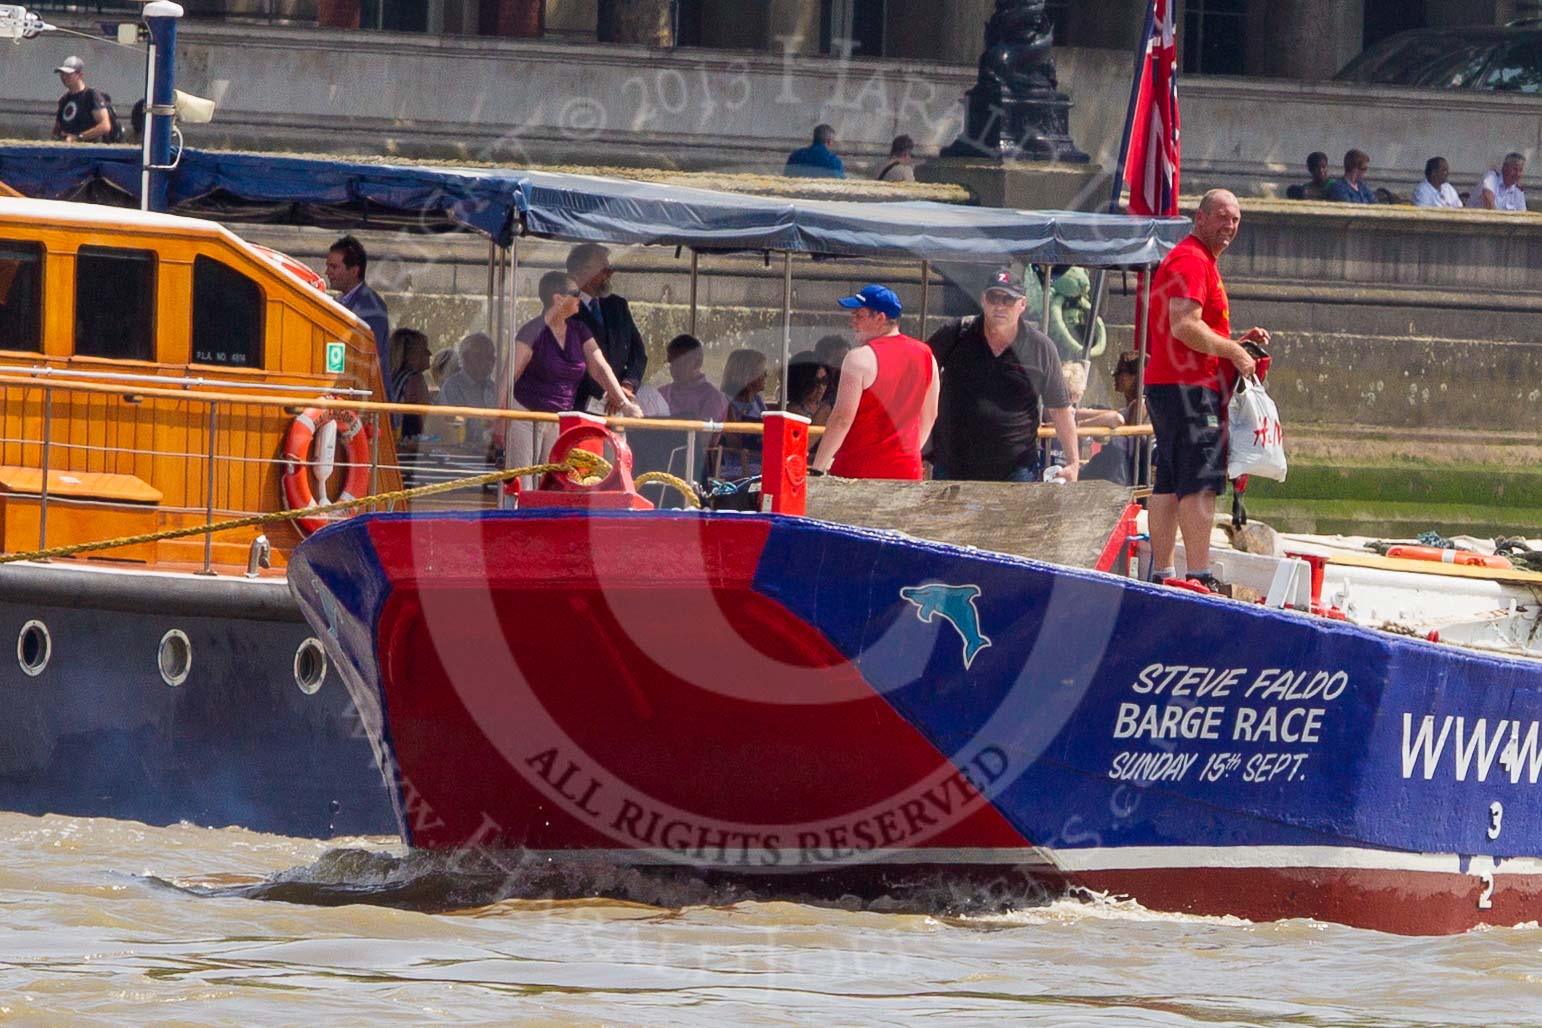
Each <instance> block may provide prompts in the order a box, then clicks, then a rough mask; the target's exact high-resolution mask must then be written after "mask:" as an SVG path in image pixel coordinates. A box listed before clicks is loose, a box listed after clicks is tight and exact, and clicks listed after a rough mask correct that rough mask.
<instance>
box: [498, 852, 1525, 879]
mask: <svg viewBox="0 0 1542 1028" xmlns="http://www.w3.org/2000/svg"><path fill="white" fill-rule="evenodd" d="M741 855H742V854H741V852H740V851H739V850H737V849H733V848H730V849H729V850H728V851H727V853H726V855H724V856H722V857H719V854H718V852H717V851H716V850H715V849H712V848H709V849H708V850H707V852H706V854H705V855H704V856H700V857H698V856H697V855H696V854H695V852H694V851H690V852H686V853H680V852H678V851H676V850H666V849H621V848H616V849H600V848H595V849H567V850H527V851H523V853H522V854H521V856H522V859H523V860H524V861H542V862H551V863H585V862H596V861H598V862H603V863H607V864H616V865H622V866H649V865H654V866H669V867H680V866H682V865H684V866H690V867H701V868H722V869H723V870H725V871H772V872H775V871H784V872H785V871H817V870H819V869H821V868H837V867H851V866H861V865H864V864H890V865H894V864H900V865H905V864H911V865H914V864H932V865H938V866H954V867H968V866H1004V867H1020V868H1025V869H1032V868H1038V869H1040V870H1044V871H1056V870H1058V871H1062V872H1067V873H1072V874H1074V873H1078V872H1096V871H1145V870H1152V871H1166V870H1180V869H1190V868H1235V869H1237V870H1259V871H1267V870H1275V869H1280V868H1324V869H1337V870H1354V871H1406V872H1423V873H1429V874H1451V875H1472V874H1478V873H1482V872H1490V873H1493V874H1496V875H1542V859H1539V858H1536V857H1510V858H1500V859H1498V860H1496V859H1495V858H1493V857H1490V856H1486V855H1482V854H1479V855H1475V856H1472V857H1467V858H1464V857H1461V856H1459V855H1457V854H1454V853H1402V852H1397V851H1394V850H1377V849H1367V848H1362V847H1355V846H1120V847H1105V848H1100V849H1060V850H1047V849H1043V848H1039V847H1031V846H1025V847H1001V848H987V847H941V848H931V849H924V848H914V849H897V850H895V849H887V850H863V851H860V852H858V853H855V854H843V855H840V856H832V855H830V854H828V853H826V852H822V851H821V852H814V851H810V852H809V853H807V854H805V853H803V852H802V851H799V850H796V849H790V848H787V849H783V850H781V851H780V860H779V862H778V863H775V864H766V863H763V862H761V858H762V857H763V856H764V853H763V852H762V851H759V850H755V849H751V850H750V851H749V858H748V860H742V859H741ZM805 858H806V859H805ZM1464 862H1465V864H1464Z"/></svg>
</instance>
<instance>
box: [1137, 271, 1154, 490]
mask: <svg viewBox="0 0 1542 1028" xmlns="http://www.w3.org/2000/svg"><path fill="white" fill-rule="evenodd" d="M1135 291H1136V300H1135V349H1136V351H1137V352H1138V353H1139V354H1140V356H1139V357H1137V358H1136V368H1135V381H1136V384H1137V387H1138V390H1139V391H1138V392H1137V393H1136V394H1135V423H1136V424H1137V425H1144V424H1145V423H1146V344H1147V339H1146V326H1147V325H1148V323H1149V322H1150V320H1151V319H1150V318H1149V317H1147V316H1146V308H1147V307H1149V306H1150V305H1151V265H1149V264H1148V265H1146V266H1145V267H1143V268H1141V270H1140V271H1139V272H1137V273H1136V286H1135ZM1138 450H1139V453H1140V458H1139V461H1138V467H1137V468H1136V470H1137V472H1138V473H1139V477H1138V478H1137V480H1136V484H1137V485H1150V484H1151V440H1150V439H1148V438H1145V437H1140V445H1139V447H1138Z"/></svg>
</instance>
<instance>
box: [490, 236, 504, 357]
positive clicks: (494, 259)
mask: <svg viewBox="0 0 1542 1028" xmlns="http://www.w3.org/2000/svg"><path fill="white" fill-rule="evenodd" d="M502 259H503V255H502V254H500V253H499V252H498V241H497V240H496V239H489V240H488V241H487V329H486V331H487V334H488V335H495V334H496V333H497V331H498V297H497V296H496V294H495V293H494V288H495V280H496V277H497V275H498V262H499V261H500V260H502Z"/></svg>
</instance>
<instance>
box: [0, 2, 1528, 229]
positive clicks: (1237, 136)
mask: <svg viewBox="0 0 1542 1028" xmlns="http://www.w3.org/2000/svg"><path fill="white" fill-rule="evenodd" d="M51 17H54V18H55V20H56V21H57V22H58V23H59V24H61V25H65V26H68V27H71V28H75V29H78V30H80V31H83V32H88V33H96V32H97V31H98V30H97V27H96V23H95V20H94V19H87V18H84V17H79V16H70V15H57V16H52V15H51ZM69 52H78V53H79V54H80V55H81V56H82V57H83V58H84V59H85V60H86V62H87V73H88V81H90V82H91V83H92V84H93V85H96V86H99V87H101V88H104V89H107V90H108V91H110V92H111V93H112V94H113V96H114V97H115V98H116V99H117V102H118V106H119V108H120V113H122V114H123V115H125V116H126V115H127V113H128V110H129V108H130V107H132V105H133V102H134V100H135V99H136V98H137V97H138V96H139V95H140V93H141V91H142V81H143V75H144V72H143V60H142V57H141V55H140V54H139V53H138V52H137V51H136V50H133V49H125V48H120V47H117V46H115V45H113V44H111V43H110V42H109V41H107V40H106V39H101V40H99V41H95V42H93V41H91V40H89V39H80V38H77V37H64V36H47V37H43V38H42V39H39V40H33V41H29V42H26V43H23V44H21V45H18V46H14V47H12V46H8V47H6V54H5V60H4V61H0V136H19V137H30V138H40V137H44V136H46V135H47V134H48V130H49V126H50V125H51V120H52V117H53V111H54V104H55V101H56V100H57V99H58V95H59V83H58V78H57V76H55V75H54V74H53V72H52V69H53V68H54V67H55V66H56V65H57V64H58V63H59V61H60V60H61V59H62V58H63V56H64V55H65V54H66V53H69ZM1057 59H1058V61H1059V70H1060V81H1061V84H1062V87H1063V88H1065V89H1067V90H1068V91H1069V93H1070V94H1071V96H1072V99H1073V101H1074V104H1075V107H1074V108H1073V112H1072V134H1073V136H1074V138H1075V139H1076V140H1077V142H1078V144H1079V145H1080V146H1081V147H1082V148H1083V149H1084V150H1086V151H1087V152H1088V153H1090V154H1091V155H1092V158H1093V161H1094V162H1096V163H1098V164H1101V165H1102V166H1103V167H1104V168H1112V167H1113V165H1114V164H1115V162H1116V156H1117V149H1118V146H1119V141H1120V135H1121V131H1122V128H1123V121H1124V114H1125V107H1126V103H1127V100H1128V95H1129V75H1130V65H1131V61H1130V56H1129V55H1128V54H1126V53H1123V52H1120V51H1117V50H1090V49H1066V50H1061V51H1058V52H1057ZM973 81H974V69H973V67H972V66H961V65H949V64H927V63H921V62H913V61H911V62H907V61H896V60H881V59H871V60H869V59H849V60H845V61H842V60H838V59H834V58H826V57H806V56H801V55H796V54H789V55H786V56H781V55H776V54H765V53H755V52H736V51H721V50H718V51H713V50H691V49H680V50H653V49H648V48H643V47H628V46H619V45H601V44H593V43H589V44H580V43H569V42H561V41H552V40H544V41H542V40H500V39H490V38H484V37H457V36H425V35H420V34H401V33H386V32H346V33H345V32H336V31H329V30H323V29H315V28H299V27H296V28H283V27H269V26H259V25H251V26H243V25H218V24H208V23H199V22H189V23H187V24H186V25H185V26H184V29H183V34H182V50H181V63H180V84H181V86H182V88H183V89H185V90H186V91H188V92H191V93H196V94H199V95H201V96H207V97H212V98H214V99H215V100H217V101H218V102H219V105H220V106H219V112H218V114H217V115H216V118H215V121H214V122H213V123H212V124H210V125H195V126H186V127H185V131H186V135H187V139H188V142H189V143H190V144H192V145H195V146H213V147H232V146H233V147H246V148H254V149H262V150H276V149H288V150H299V151H310V152H320V153H383V154H397V155H402V156H413V157H459V158H473V159H484V160H492V161H498V162H502V163H505V164H525V163H533V162H538V163H545V164H583V165H608V164H622V165H635V166H654V167H659V166H661V167H678V168H691V169H708V168H710V169H732V170H739V171H751V172H766V171H777V170H779V169H780V167H781V163H782V159H783V158H784V157H785V155H786V154H787V152H788V151H789V150H790V149H792V148H793V147H795V146H801V145H803V143H804V142H806V141H807V137H808V133H809V131H810V129H811V128H812V126H813V125H814V124H815V123H816V122H820V121H825V122H829V123H830V124H832V125H834V126H835V128H836V130H837V133H838V134H839V137H840V144H839V148H840V150H841V152H842V153H844V154H846V155H847V156H848V158H849V159H850V161H851V164H852V167H853V171H856V172H861V171H863V170H864V169H866V168H869V167H871V166H872V165H873V164H874V163H875V162H876V161H878V160H879V159H880V158H881V157H882V155H884V154H886V153H887V147H888V144H889V141H890V139H891V138H892V137H893V136H895V135H896V134H898V133H901V132H904V133H908V134H910V135H912V136H913V137H915V138H916V139H917V141H918V142H919V143H920V144H921V147H922V150H923V152H929V148H934V147H937V146H940V145H944V144H946V143H948V142H949V141H951V140H952V139H953V138H954V137H955V136H956V135H957V133H958V130H959V126H960V124H961V122H962V103H961V101H962V97H963V94H964V91H965V90H967V89H968V88H969V87H970V85H972V84H973ZM1182 92H1183V149H1184V176H1185V179H1184V186H1185V192H1192V193H1196V194H1197V193H1198V192H1199V191H1201V190H1202V189H1204V188H1208V187H1210V186H1217V185H1224V186H1228V187H1231V188H1234V189H1236V190H1238V191H1239V192H1241V193H1246V194H1253V195H1272V194H1279V193H1282V192H1283V189H1284V187H1285V186H1286V185H1287V184H1289V183H1291V182H1295V181H1299V180H1301V179H1303V178H1304V177H1305V171H1304V169H1303V165H1304V163H1305V157H1306V154H1307V153H1309V152H1310V151H1313V150H1323V151H1325V152H1327V153H1328V154H1329V156H1330V158H1331V159H1332V160H1334V161H1337V160H1338V159H1339V158H1340V157H1341V156H1342V154H1343V153H1344V151H1345V150H1347V149H1349V148H1350V147H1358V148H1360V149H1363V150H1365V151H1367V152H1368V153H1369V154H1370V155H1371V162H1372V163H1371V175H1370V179H1371V182H1372V184H1373V185H1378V186H1386V187H1388V188H1391V189H1393V190H1394V191H1397V192H1400V193H1402V194H1404V195H1407V194H1409V193H1410V192H1411V190H1412V188H1413V186H1414V184H1415V183H1417V182H1418V181H1419V179H1420V178H1421V176H1422V174H1423V167H1424V161H1425V159H1426V158H1428V157H1431V156H1435V155H1437V154H1438V155H1443V156H1445V157H1446V158H1447V159H1448V160H1449V161H1450V164H1451V169H1452V179H1453V181H1454V182H1455V183H1456V184H1457V186H1458V188H1460V189H1463V190H1465V189H1468V188H1470V187H1471V185H1472V184H1473V183H1475V182H1476V181H1477V179H1478V177H1479V175H1480V174H1481V172H1482V171H1483V170H1484V169H1486V168H1487V167H1489V166H1490V165H1492V164H1493V163H1495V162H1496V161H1497V160H1498V159H1499V157H1500V156H1501V155H1502V154H1504V153H1505V152H1506V151H1509V150H1519V151H1521V152H1523V153H1526V154H1528V155H1533V156H1534V155H1535V154H1536V153H1538V151H1539V149H1542V108H1539V107H1538V105H1537V103H1536V102H1535V100H1534V99H1531V98H1528V97H1521V96H1502V95H1497V94H1477V93H1473V94H1468V93H1452V92H1440V91H1435V90H1396V89H1381V88H1375V89H1368V88H1365V87H1361V86H1350V85H1339V84H1334V83H1304V82H1288V81H1273V80H1260V79H1231V78H1217V77H1194V78H1186V79H1185V80H1184V81H1183V84H1182ZM1107 193H1108V186H1107V183H1106V181H1103V182H1095V183H1094V184H1093V185H1091V186H1089V188H1088V190H1087V192H1086V195H1085V197H1084V203H1085V204H1086V205H1087V206H1101V205H1102V204H1103V203H1105V202H1106V197H1107Z"/></svg>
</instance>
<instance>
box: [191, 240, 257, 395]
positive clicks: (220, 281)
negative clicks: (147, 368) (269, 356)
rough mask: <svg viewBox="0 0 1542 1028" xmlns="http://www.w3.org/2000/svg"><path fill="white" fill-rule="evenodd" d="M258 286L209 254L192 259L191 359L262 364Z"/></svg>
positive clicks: (234, 365) (246, 365)
mask: <svg viewBox="0 0 1542 1028" xmlns="http://www.w3.org/2000/svg"><path fill="white" fill-rule="evenodd" d="M264 306H265V305H264V304H263V299H262V287H261V286H259V285H258V284H257V283H256V282H253V281H252V280H251V279H249V278H247V277H246V276H245V275H243V274H241V273H240V272H239V271H237V270H235V269H234V268H232V267H230V266H228V265H225V264H221V263H220V262H219V261H217V260H215V259H214V258H212V257H199V258H197V259H195V260H194V261H193V363H194V364H219V365H222V366H224V367H227V368H260V367H262V312H263V307H264Z"/></svg>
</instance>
